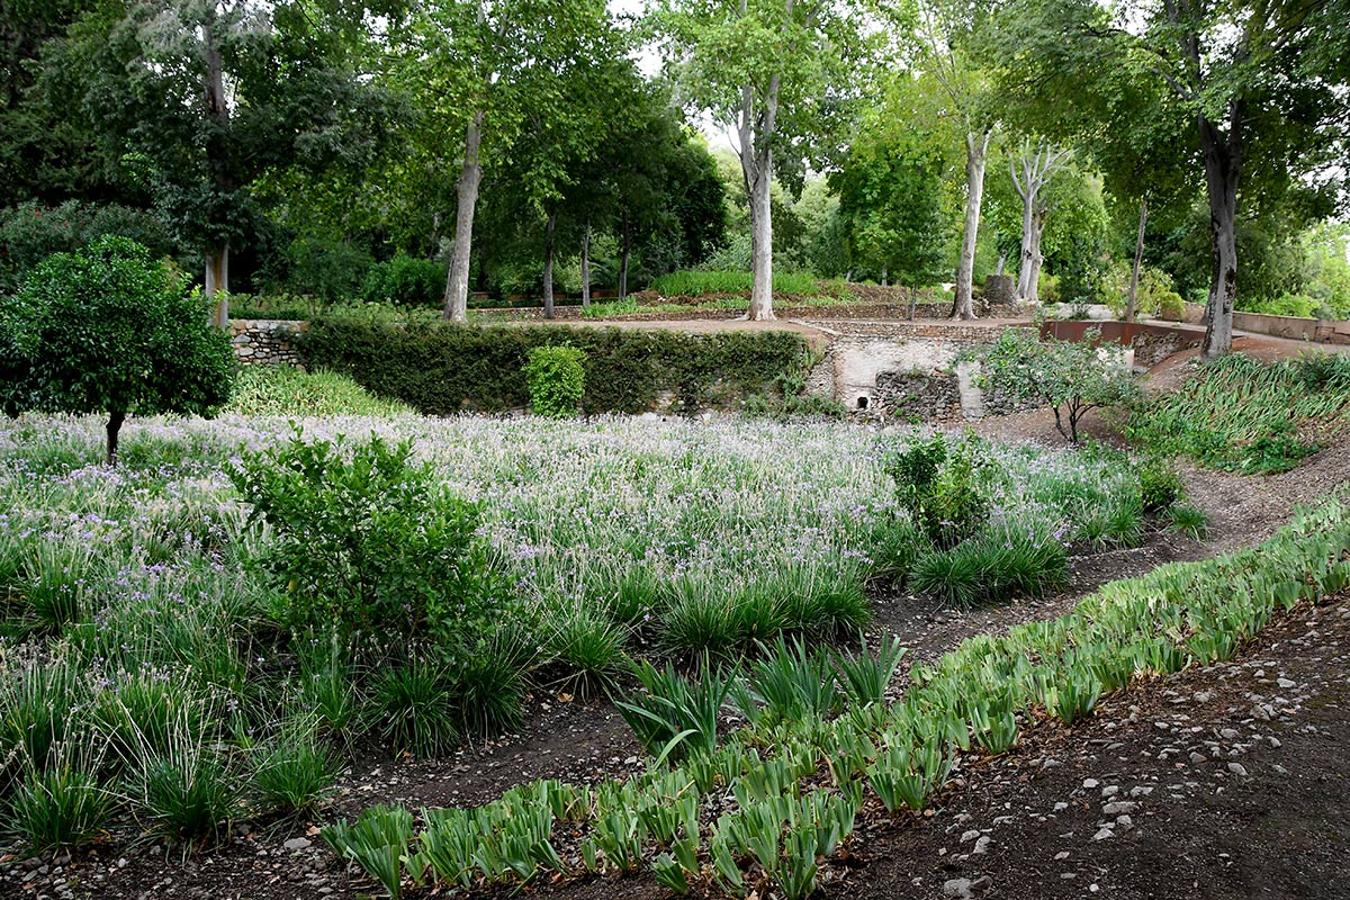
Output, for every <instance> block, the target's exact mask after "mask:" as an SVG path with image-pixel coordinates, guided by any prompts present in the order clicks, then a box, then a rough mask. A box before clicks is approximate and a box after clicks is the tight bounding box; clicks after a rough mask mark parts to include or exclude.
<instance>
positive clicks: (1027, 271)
mask: <svg viewBox="0 0 1350 900" xmlns="http://www.w3.org/2000/svg"><path fill="white" fill-rule="evenodd" d="M1067 156H1068V151H1065V150H1055V149H1054V148H1052V147H1047V146H1039V147H1037V148H1036V152H1035V153H1032V152H1031V147H1030V146H1029V145H1026V146H1024V147H1023V149H1022V154H1021V159H1019V160H1014V161H1013V163H1012V180H1013V187H1015V188H1016V189H1017V195H1018V196H1019V197H1021V198H1022V252H1021V256H1020V261H1019V263H1018V269H1017V299H1018V300H1030V301H1033V302H1034V301H1035V300H1036V299H1037V298H1038V296H1039V293H1040V292H1039V290H1038V283H1039V280H1040V277H1041V263H1042V262H1043V259H1042V257H1041V235H1042V234H1043V233H1044V231H1045V213H1046V209H1047V205H1046V204H1044V203H1042V202H1041V188H1043V187H1045V185H1046V183H1047V182H1049V181H1050V178H1051V176H1052V175H1054V174H1055V170H1056V169H1058V168H1059V166H1060V164H1061V163H1063V162H1064V160H1065V158H1066V157H1067ZM1019 165H1020V166H1021V169H1022V176H1021V177H1020V178H1019V177H1018V175H1017V169H1018V166H1019Z"/></svg>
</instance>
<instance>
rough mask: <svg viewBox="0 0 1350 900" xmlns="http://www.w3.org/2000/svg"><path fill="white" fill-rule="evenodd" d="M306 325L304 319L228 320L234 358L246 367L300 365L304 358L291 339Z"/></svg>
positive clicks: (301, 365)
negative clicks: (302, 320) (300, 320)
mask: <svg viewBox="0 0 1350 900" xmlns="http://www.w3.org/2000/svg"><path fill="white" fill-rule="evenodd" d="M308 327H309V323H308V322H291V321H284V320H278V319H232V320H231V321H230V343H231V344H233V345H234V355H235V358H237V359H238V360H239V361H240V362H241V363H243V364H244V365H246V366H296V367H299V368H303V366H304V360H302V359H301V358H300V350H299V348H298V347H296V340H295V339H296V337H297V336H298V335H300V334H301V333H302V332H304V330H305V329H306V328H308Z"/></svg>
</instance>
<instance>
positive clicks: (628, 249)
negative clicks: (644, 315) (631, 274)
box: [619, 222, 633, 303]
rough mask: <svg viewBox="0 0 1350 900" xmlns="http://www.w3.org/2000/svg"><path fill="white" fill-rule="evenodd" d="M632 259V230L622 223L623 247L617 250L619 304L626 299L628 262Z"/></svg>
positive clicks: (625, 223)
mask: <svg viewBox="0 0 1350 900" xmlns="http://www.w3.org/2000/svg"><path fill="white" fill-rule="evenodd" d="M632 257H633V230H632V227H631V226H630V225H629V224H628V223H627V222H624V223H623V246H622V247H621V248H620V249H619V302H620V303H622V302H623V301H624V300H627V299H628V262H629V260H631V259H632Z"/></svg>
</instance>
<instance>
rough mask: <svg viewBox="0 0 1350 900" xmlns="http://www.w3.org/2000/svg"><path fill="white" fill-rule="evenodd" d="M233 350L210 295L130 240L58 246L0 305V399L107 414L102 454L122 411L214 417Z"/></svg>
mask: <svg viewBox="0 0 1350 900" xmlns="http://www.w3.org/2000/svg"><path fill="white" fill-rule="evenodd" d="M234 371H235V362H234V354H233V352H232V351H231V349H230V342H229V339H228V338H227V337H226V336H225V334H224V333H223V332H221V331H220V330H219V329H216V328H213V327H212V326H211V323H210V311H209V307H208V304H207V302H206V301H205V300H204V299H203V298H202V297H201V296H200V295H198V294H197V293H196V292H190V291H188V290H187V287H186V285H185V283H184V279H183V278H182V276H181V275H179V274H178V273H176V272H174V271H173V270H172V269H171V268H169V267H168V266H166V265H164V264H163V263H161V262H159V261H157V260H155V259H154V258H152V256H151V255H150V251H149V250H147V249H146V248H145V247H142V246H141V245H140V244H137V243H136V242H134V241H131V240H128V239H126V238H120V237H104V238H100V239H98V240H97V241H95V242H94V243H93V244H90V245H89V246H88V247H86V248H85V249H83V250H79V251H77V252H75V253H56V254H53V255H52V256H51V257H49V258H48V259H47V260H46V261H44V262H43V263H42V264H40V265H39V266H38V267H37V268H36V269H34V270H33V272H32V273H31V274H30V275H29V276H28V278H27V280H26V281H25V282H24V285H23V287H22V288H21V289H20V290H19V292H18V293H17V294H15V295H14V297H12V298H11V299H10V300H9V301H8V302H7V303H5V304H4V305H3V306H0V376H3V378H2V379H0V406H3V408H4V409H5V410H6V411H7V412H10V413H17V412H20V411H24V410H37V411H43V412H66V413H77V414H78V413H107V414H108V416H109V423H108V458H109V461H112V460H113V459H115V457H116V451H117V434H118V429H119V428H120V427H121V424H122V420H123V419H124V418H125V417H126V416H128V415H133V414H134V415H155V414H159V413H186V414H189V415H210V414H212V413H214V412H215V410H216V409H217V408H218V407H220V406H221V405H222V404H224V403H225V402H226V401H227V400H228V399H229V396H230V386H231V382H232V381H233V379H234Z"/></svg>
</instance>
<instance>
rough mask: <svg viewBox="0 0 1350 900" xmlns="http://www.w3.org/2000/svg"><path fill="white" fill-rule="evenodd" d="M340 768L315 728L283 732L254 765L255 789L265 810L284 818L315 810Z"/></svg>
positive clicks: (261, 753)
mask: <svg viewBox="0 0 1350 900" xmlns="http://www.w3.org/2000/svg"><path fill="white" fill-rule="evenodd" d="M337 775H338V767H337V763H336V761H335V760H334V758H333V755H332V753H331V751H329V750H328V748H327V747H325V746H324V745H323V744H322V743H320V742H319V741H318V740H317V739H316V735H315V734H314V731H313V729H312V728H307V727H294V726H293V727H288V728H283V729H282V730H281V732H280V733H279V734H278V735H277V737H276V738H275V739H274V740H273V741H272V742H271V743H270V744H268V745H267V746H266V747H264V748H263V749H262V751H261V752H260V754H259V756H258V758H257V760H256V761H255V762H254V770H253V787H254V790H255V791H256V792H257V794H258V799H259V801H260V802H261V803H262V806H263V808H264V809H267V810H269V811H273V812H280V813H283V814H287V815H289V814H293V813H306V812H310V811H312V810H314V809H316V808H317V807H318V806H319V805H320V804H321V803H322V802H323V800H324V799H325V797H326V796H327V794H328V793H329V791H330V790H332V787H333V784H334V782H336V781H337Z"/></svg>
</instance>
